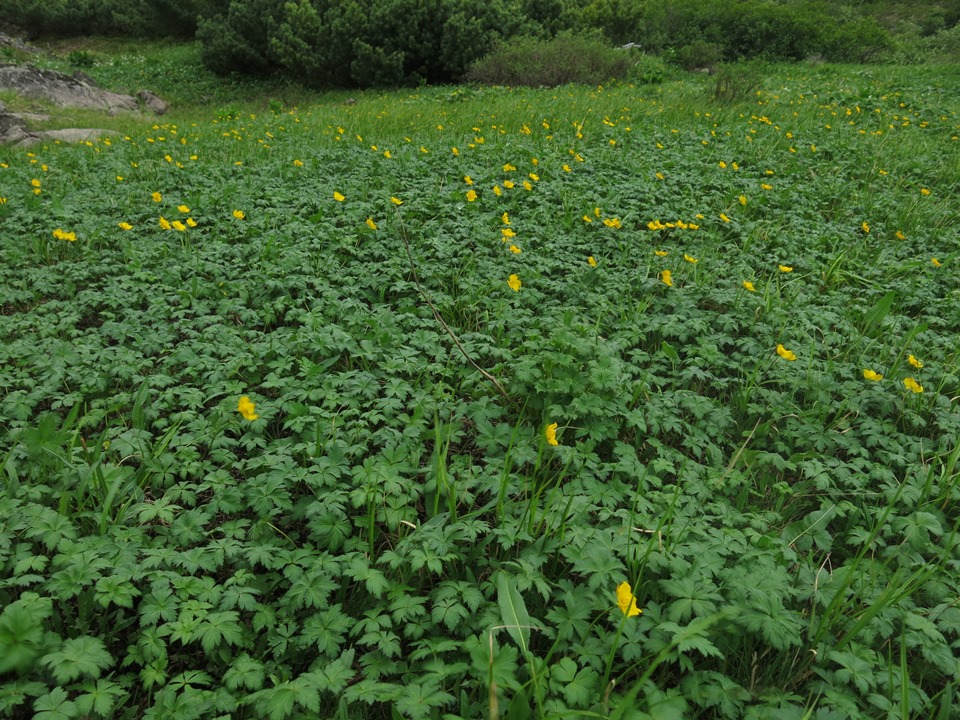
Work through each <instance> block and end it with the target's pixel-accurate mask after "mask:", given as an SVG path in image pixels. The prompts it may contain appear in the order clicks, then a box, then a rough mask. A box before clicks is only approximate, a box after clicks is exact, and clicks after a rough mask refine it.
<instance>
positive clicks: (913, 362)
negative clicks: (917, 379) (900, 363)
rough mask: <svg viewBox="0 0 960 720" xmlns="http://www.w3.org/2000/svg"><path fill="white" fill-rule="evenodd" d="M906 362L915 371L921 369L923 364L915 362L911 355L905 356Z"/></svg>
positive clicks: (918, 361)
mask: <svg viewBox="0 0 960 720" xmlns="http://www.w3.org/2000/svg"><path fill="white" fill-rule="evenodd" d="M907 362H908V363H910V364H911V365H913V366H914V367H915V368H916V369H917V370H919V369H920V368H922V367H923V362H922V361H920V360H917V359H916V358H915V357H914V356H913V355H907Z"/></svg>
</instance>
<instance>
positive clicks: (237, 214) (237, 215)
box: [233, 210, 247, 220]
mask: <svg viewBox="0 0 960 720" xmlns="http://www.w3.org/2000/svg"><path fill="white" fill-rule="evenodd" d="M233 216H234V217H235V218H236V219H237V220H243V219H244V218H245V217H246V216H247V214H246V213H245V212H244V211H243V210H234V211H233Z"/></svg>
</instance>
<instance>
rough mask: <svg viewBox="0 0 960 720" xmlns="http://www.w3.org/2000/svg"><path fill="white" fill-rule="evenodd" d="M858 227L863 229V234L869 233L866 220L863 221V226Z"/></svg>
mask: <svg viewBox="0 0 960 720" xmlns="http://www.w3.org/2000/svg"><path fill="white" fill-rule="evenodd" d="M860 227H862V228H863V231H864V232H865V233H869V232H870V226H869V225H868V224H867V221H866V220H864V221H863V224H862V225H860Z"/></svg>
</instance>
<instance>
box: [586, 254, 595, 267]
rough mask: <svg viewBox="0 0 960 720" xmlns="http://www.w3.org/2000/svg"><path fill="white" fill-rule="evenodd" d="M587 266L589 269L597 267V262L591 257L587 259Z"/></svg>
mask: <svg viewBox="0 0 960 720" xmlns="http://www.w3.org/2000/svg"><path fill="white" fill-rule="evenodd" d="M587 264H588V265H590V267H596V266H597V261H596V260H595V259H594V257H593V255H591V256H590V257H588V258H587Z"/></svg>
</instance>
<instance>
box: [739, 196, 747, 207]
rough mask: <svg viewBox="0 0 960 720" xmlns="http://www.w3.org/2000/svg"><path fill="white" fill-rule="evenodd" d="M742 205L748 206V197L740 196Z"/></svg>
mask: <svg viewBox="0 0 960 720" xmlns="http://www.w3.org/2000/svg"><path fill="white" fill-rule="evenodd" d="M740 204H741V205H746V204H747V196H746V195H741V196H740Z"/></svg>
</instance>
